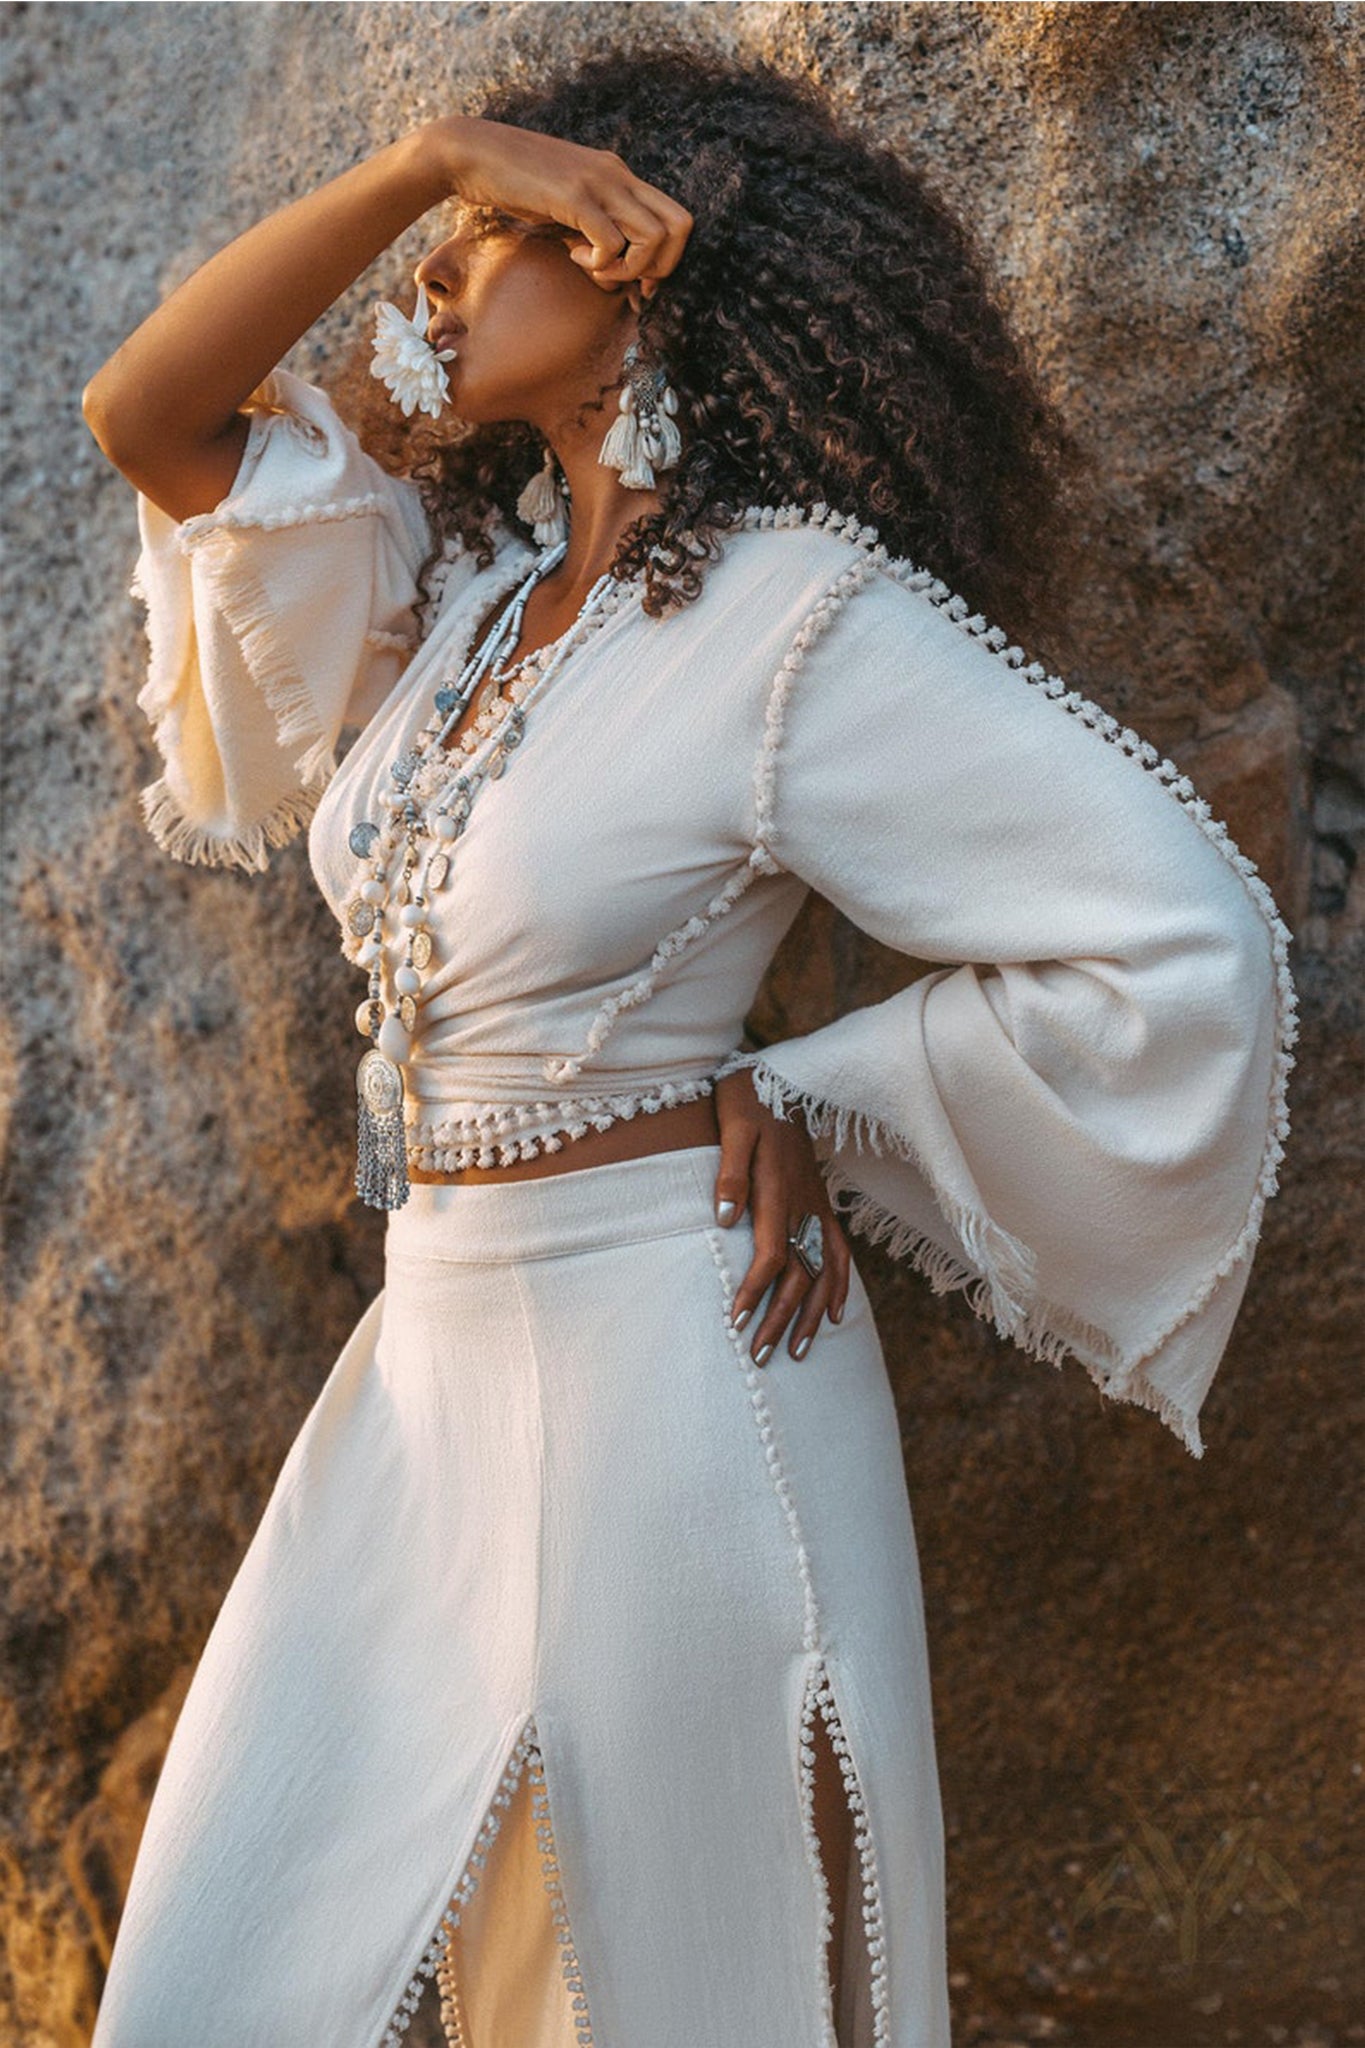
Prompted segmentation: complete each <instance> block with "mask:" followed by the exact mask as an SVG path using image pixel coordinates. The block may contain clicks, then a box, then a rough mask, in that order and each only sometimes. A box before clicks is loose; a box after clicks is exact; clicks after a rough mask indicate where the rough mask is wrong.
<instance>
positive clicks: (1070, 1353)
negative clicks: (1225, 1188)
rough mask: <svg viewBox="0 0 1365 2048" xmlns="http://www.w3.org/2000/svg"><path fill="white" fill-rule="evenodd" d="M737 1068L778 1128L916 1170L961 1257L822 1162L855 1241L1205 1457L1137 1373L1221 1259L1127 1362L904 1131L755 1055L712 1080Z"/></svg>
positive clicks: (1191, 1426) (733, 1061)
mask: <svg viewBox="0 0 1365 2048" xmlns="http://www.w3.org/2000/svg"><path fill="white" fill-rule="evenodd" d="M741 1067H744V1068H746V1069H747V1071H748V1072H750V1073H751V1074H752V1075H753V1079H754V1090H755V1093H756V1094H757V1096H758V1098H759V1100H760V1101H761V1102H762V1103H763V1104H764V1106H765V1107H766V1108H768V1109H770V1110H771V1111H772V1113H773V1115H774V1116H776V1117H778V1118H779V1119H780V1120H781V1121H783V1122H785V1121H786V1120H787V1112H788V1110H789V1109H791V1108H792V1107H795V1108H797V1109H800V1110H801V1112H802V1114H803V1115H804V1117H805V1119H806V1123H807V1127H808V1129H809V1131H810V1134H811V1136H812V1137H813V1138H814V1137H826V1136H827V1137H830V1138H831V1140H832V1149H833V1150H834V1151H836V1152H840V1151H846V1150H848V1149H849V1148H850V1146H851V1147H852V1148H853V1149H856V1150H857V1151H859V1152H872V1153H875V1154H876V1155H877V1156H879V1157H880V1156H882V1155H884V1154H885V1153H886V1152H888V1151H889V1152H891V1153H893V1154H894V1155H895V1156H896V1157H898V1158H901V1159H904V1160H905V1161H906V1162H907V1164H909V1165H911V1166H913V1167H914V1168H915V1170H916V1171H917V1172H918V1173H920V1174H921V1175H922V1176H923V1178H924V1181H925V1184H926V1186H927V1187H928V1188H929V1190H930V1192H931V1193H932V1194H933V1196H934V1199H935V1200H936V1202H937V1203H938V1206H939V1209H940V1211H941V1212H942V1215H943V1218H944V1221H945V1223H946V1224H947V1226H948V1228H949V1230H950V1231H951V1232H952V1234H953V1235H954V1237H955V1238H956V1239H957V1242H958V1244H959V1245H960V1246H961V1248H962V1249H961V1253H958V1252H954V1251H951V1250H949V1249H948V1248H947V1247H945V1246H944V1245H942V1244H940V1243H938V1242H937V1241H936V1240H935V1239H934V1238H932V1237H930V1236H929V1235H928V1234H927V1233H926V1232H925V1231H923V1230H922V1229H920V1227H919V1226H918V1225H917V1224H913V1223H910V1222H907V1221H906V1219H905V1218H904V1217H901V1216H897V1215H896V1214H895V1212H894V1211H893V1210H891V1209H888V1208H887V1207H886V1206H885V1205H884V1204H883V1203H881V1202H879V1201H877V1200H876V1199H875V1197H873V1196H871V1195H869V1194H867V1193H865V1192H864V1190H863V1189H861V1188H860V1187H859V1186H858V1185H857V1182H856V1181H855V1180H854V1179H853V1178H852V1177H851V1176H850V1174H849V1173H848V1172H847V1170H846V1169H845V1168H844V1167H842V1166H840V1165H839V1164H838V1163H837V1162H835V1161H833V1160H829V1161H826V1162H825V1165H824V1169H823V1170H824V1179H825V1185H826V1188H827V1189H828V1192H829V1196H830V1201H831V1204H832V1206H833V1207H834V1209H835V1213H836V1214H837V1216H838V1217H839V1221H840V1222H841V1223H843V1224H845V1225H846V1226H847V1228H848V1229H849V1231H850V1232H851V1233H852V1234H853V1235H855V1236H858V1237H861V1238H863V1239H864V1240H865V1241H866V1242H867V1243H869V1244H875V1245H881V1246H883V1247H884V1248H885V1250H886V1253H887V1256H888V1257H889V1258H892V1259H895V1260H898V1261H904V1262H905V1263H907V1264H908V1265H909V1266H910V1267H911V1268H912V1270H913V1271H915V1272H917V1273H919V1274H921V1275H922V1276H923V1277H924V1278H925V1279H926V1280H927V1281H928V1283H929V1287H930V1290H931V1292H932V1293H934V1294H948V1293H958V1292H960V1293H962V1294H963V1295H964V1296H965V1298H966V1301H967V1305H968V1307H969V1308H970V1309H971V1311H972V1313H973V1314H974V1315H976V1316H978V1317H979V1318H980V1319H981V1320H982V1321H984V1322H990V1323H991V1324H992V1325H993V1326H994V1328H995V1330H996V1332H997V1334H998V1335H999V1336H1001V1337H1007V1338H1008V1339H1009V1340H1010V1341H1011V1342H1012V1343H1014V1344H1015V1345H1017V1346H1018V1348H1019V1349H1020V1350H1021V1351H1023V1352H1024V1353H1025V1354H1026V1355H1027V1356H1028V1357H1030V1358H1038V1359H1041V1360H1042V1361H1043V1363H1044V1364H1046V1365H1051V1366H1055V1367H1056V1368H1057V1369H1058V1370H1060V1369H1061V1368H1062V1366H1063V1365H1064V1364H1065V1363H1066V1361H1067V1360H1068V1359H1074V1360H1075V1361H1076V1363H1077V1364H1079V1365H1082V1366H1084V1368H1085V1370H1086V1372H1087V1374H1088V1375H1089V1377H1090V1379H1091V1380H1092V1381H1093V1382H1094V1384H1095V1386H1096V1387H1097V1388H1098V1389H1099V1392H1100V1394H1101V1395H1102V1396H1103V1397H1104V1398H1106V1399H1108V1400H1111V1401H1118V1402H1124V1403H1128V1404H1129V1405H1131V1406H1134V1407H1139V1408H1144V1409H1147V1410H1148V1411H1149V1412H1151V1413H1152V1414H1154V1415H1156V1417H1157V1418H1158V1420H1159V1421H1160V1422H1162V1423H1163V1424H1164V1425H1165V1426H1166V1428H1168V1429H1169V1430H1170V1431H1171V1432H1172V1433H1173V1435H1175V1436H1176V1437H1178V1438H1179V1440H1180V1442H1181V1443H1182V1444H1183V1445H1184V1447H1185V1449H1186V1450H1187V1451H1188V1452H1189V1453H1190V1455H1191V1456H1192V1457H1195V1458H1202V1457H1203V1455H1204V1442H1203V1438H1202V1437H1201V1435H1200V1432H1199V1423H1198V1418H1197V1416H1196V1415H1195V1414H1194V1413H1193V1412H1192V1411H1191V1410H1190V1409H1189V1408H1187V1407H1183V1406H1182V1405H1181V1404H1180V1403H1179V1402H1178V1401H1173V1400H1172V1399H1171V1398H1170V1396H1169V1395H1168V1394H1164V1393H1163V1392H1162V1391H1161V1390H1160V1389H1159V1388H1158V1387H1155V1386H1154V1385H1153V1384H1152V1382H1151V1380H1150V1379H1149V1378H1148V1376H1147V1374H1146V1373H1145V1372H1144V1371H1143V1369H1142V1368H1143V1365H1144V1363H1145V1361H1146V1360H1147V1359H1149V1358H1151V1357H1152V1356H1153V1355H1154V1354H1155V1353H1156V1352H1157V1351H1159V1350H1160V1349H1161V1346H1162V1345H1163V1344H1165V1343H1166V1341H1167V1340H1168V1339H1169V1338H1170V1337H1171V1336H1173V1335H1174V1333H1175V1332H1176V1331H1177V1330H1178V1329H1179V1328H1180V1327H1181V1325H1182V1324H1183V1323H1185V1322H1187V1321H1188V1320H1189V1317H1190V1316H1192V1315H1194V1314H1196V1313H1197V1312H1198V1310H1199V1309H1200V1308H1202V1307H1203V1306H1204V1305H1205V1302H1206V1301H1207V1300H1208V1298H1209V1296H1210V1294H1211V1293H1212V1291H1213V1287H1214V1286H1215V1285H1217V1284H1218V1280H1220V1279H1222V1278H1226V1271H1225V1267H1226V1265H1227V1262H1226V1261H1220V1263H1219V1266H1218V1268H1217V1269H1216V1277H1215V1279H1214V1281H1213V1282H1211V1283H1210V1285H1209V1287H1208V1288H1207V1289H1206V1290H1205V1291H1204V1293H1203V1294H1202V1295H1201V1296H1200V1297H1199V1298H1198V1299H1197V1300H1196V1301H1195V1303H1194V1304H1193V1305H1192V1306H1190V1307H1188V1308H1186V1309H1184V1310H1182V1312H1181V1313H1180V1315H1178V1316H1177V1317H1176V1319H1175V1321H1174V1322H1173V1323H1172V1324H1171V1326H1170V1328H1169V1329H1168V1330H1165V1331H1163V1332H1162V1333H1161V1334H1160V1336H1159V1337H1157V1338H1156V1339H1155V1340H1154V1341H1153V1342H1152V1343H1151V1344H1149V1345H1148V1346H1147V1347H1146V1348H1145V1349H1144V1350H1143V1351H1142V1352H1141V1353H1140V1354H1139V1355H1138V1356H1137V1357H1135V1358H1130V1359H1125V1358H1124V1357H1123V1356H1122V1354H1121V1352H1120V1351H1119V1349H1118V1347H1117V1346H1116V1345H1115V1344H1114V1342H1113V1339H1112V1338H1110V1337H1109V1336H1108V1335H1106V1333H1105V1332H1104V1331H1103V1330H1101V1329H1100V1328H1099V1327H1098V1326H1097V1325H1096V1324H1093V1323H1088V1322H1086V1321H1085V1320H1084V1319H1083V1318H1082V1317H1078V1316H1074V1315H1072V1314H1071V1313H1070V1312H1069V1311H1067V1310H1065V1309H1063V1308H1060V1307H1058V1306H1056V1305H1055V1304H1053V1303H1048V1302H1040V1301H1037V1300H1036V1299H1034V1290H1035V1286H1036V1279H1035V1265H1034V1260H1033V1255H1032V1253H1031V1252H1030V1251H1029V1250H1028V1248H1027V1246H1025V1245H1022V1244H1021V1243H1020V1242H1019V1240H1018V1239H1017V1238H1015V1237H1012V1236H1011V1235H1010V1233H1009V1232H1008V1231H1006V1230H1004V1229H1002V1228H1001V1226H1000V1225H999V1224H996V1223H994V1222H992V1220H991V1219H990V1217H988V1216H984V1215H982V1214H980V1213H979V1212H971V1211H967V1210H964V1209H962V1208H961V1206H960V1205H959V1204H956V1203H953V1202H951V1201H949V1200H947V1199H946V1198H945V1197H944V1196H943V1194H942V1193H941V1191H940V1190H939V1189H938V1188H937V1187H936V1185H935V1183H934V1180H933V1177H932V1175H931V1174H930V1173H929V1172H928V1171H927V1169H926V1167H925V1164H924V1162H923V1160H922V1159H920V1158H919V1157H918V1155H917V1153H916V1150H915V1148H914V1146H913V1145H911V1143H910V1142H909V1140H908V1139H907V1138H906V1137H905V1136H904V1135H903V1134H902V1133H901V1132H898V1131H894V1130H893V1129H892V1128H891V1127H890V1126H889V1125H887V1124H884V1123H882V1122H880V1121H879V1120H878V1119H877V1118H875V1117H869V1116H868V1115H867V1114H866V1112H865V1111H862V1110H854V1109H849V1108H846V1107H843V1106H841V1105H839V1104H837V1103H831V1102H826V1101H823V1100H821V1099H820V1098H818V1097H816V1096H812V1095H809V1094H807V1093H805V1092H803V1091H802V1090H801V1089H799V1088H797V1087H795V1086H794V1085H793V1083H791V1082H790V1081H788V1080H787V1079H786V1078H785V1077H784V1076H783V1075H781V1074H779V1073H778V1072H777V1071H776V1069H775V1068H773V1067H770V1066H768V1065H767V1064H766V1063H765V1062H764V1061H763V1060H762V1059H761V1058H759V1057H758V1056H756V1055H754V1054H739V1055H732V1056H731V1058H730V1059H729V1060H727V1061H726V1062H724V1064H723V1066H722V1068H721V1069H720V1070H719V1071H718V1072H717V1075H716V1079H717V1080H719V1079H722V1078H724V1076H725V1074H727V1073H735V1072H738V1071H739V1070H740V1068H741ZM1240 1243H1241V1240H1240V1239H1239V1244H1240ZM1251 1249H1252V1247H1251V1246H1250V1245H1246V1246H1243V1247H1242V1251H1241V1256H1242V1257H1247V1256H1249V1255H1250V1251H1251ZM1227 1270H1230V1268H1228V1269H1227Z"/></svg>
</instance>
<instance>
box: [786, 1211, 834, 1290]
mask: <svg viewBox="0 0 1365 2048" xmlns="http://www.w3.org/2000/svg"><path fill="white" fill-rule="evenodd" d="M787 1243H788V1244H789V1245H790V1246H791V1248H792V1250H793V1251H794V1252H795V1253H796V1256H797V1258H798V1259H800V1261H801V1263H802V1265H803V1266H804V1267H805V1269H806V1271H807V1272H808V1273H809V1274H810V1277H811V1279H812V1280H818V1279H819V1277H820V1275H821V1273H822V1272H823V1271H824V1267H825V1232H824V1226H823V1225H822V1223H821V1221H820V1218H819V1217H818V1216H812V1215H811V1214H810V1212H809V1210H808V1211H807V1212H806V1214H805V1215H804V1216H803V1217H802V1218H801V1221H800V1222H799V1223H798V1224H797V1226H796V1229H795V1230H794V1231H793V1233H792V1235H791V1236H790V1237H789V1238H788V1239H787Z"/></svg>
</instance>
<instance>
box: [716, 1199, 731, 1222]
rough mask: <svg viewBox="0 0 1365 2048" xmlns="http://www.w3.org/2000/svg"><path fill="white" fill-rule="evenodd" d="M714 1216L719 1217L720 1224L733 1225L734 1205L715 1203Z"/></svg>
mask: <svg viewBox="0 0 1365 2048" xmlns="http://www.w3.org/2000/svg"><path fill="white" fill-rule="evenodd" d="M716 1214H717V1216H719V1218H720V1220H721V1222H722V1223H733V1222H734V1220H735V1205H734V1203H733V1202H717V1204H716Z"/></svg>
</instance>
